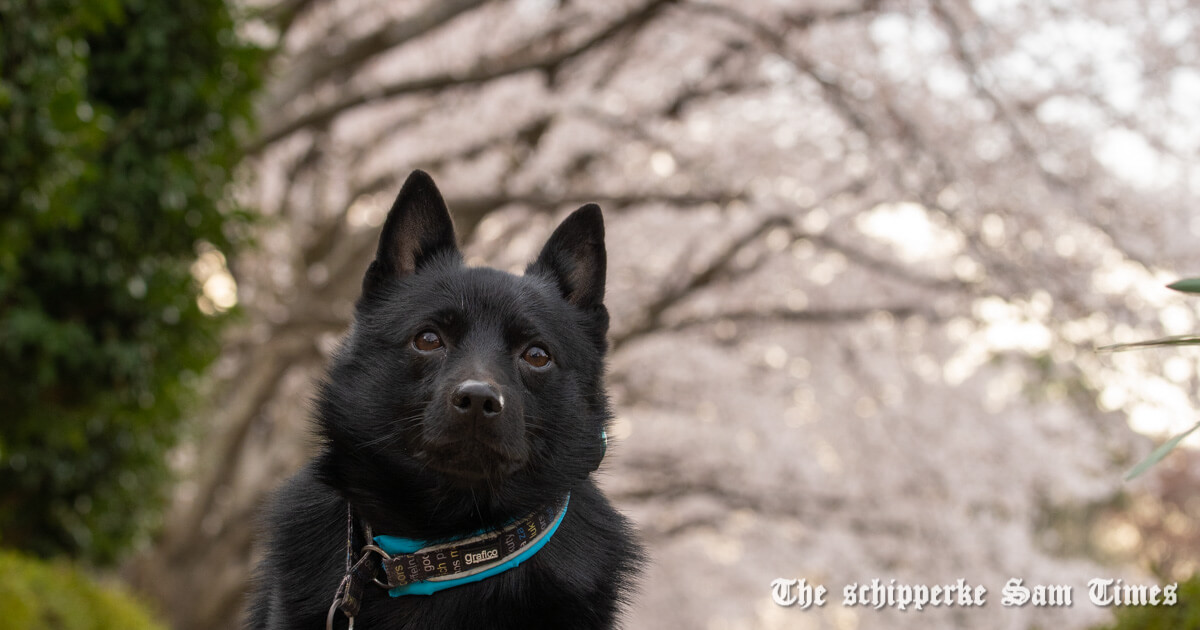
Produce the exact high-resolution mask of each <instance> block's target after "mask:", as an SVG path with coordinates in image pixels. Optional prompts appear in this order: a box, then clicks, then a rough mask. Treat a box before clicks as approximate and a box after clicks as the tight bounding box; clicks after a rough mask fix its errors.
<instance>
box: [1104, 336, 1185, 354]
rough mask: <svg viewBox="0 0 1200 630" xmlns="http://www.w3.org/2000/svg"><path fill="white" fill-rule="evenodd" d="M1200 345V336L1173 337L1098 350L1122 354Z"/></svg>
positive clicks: (1115, 345)
mask: <svg viewBox="0 0 1200 630" xmlns="http://www.w3.org/2000/svg"><path fill="white" fill-rule="evenodd" d="M1194 345H1200V335H1175V336H1173V337H1160V338H1158V339H1149V340H1147V341H1134V342H1131V343H1115V344H1112V345H1110V346H1101V347H1099V348H1096V351H1097V352H1121V351H1123V350H1141V349H1143V348H1156V347H1159V346H1194Z"/></svg>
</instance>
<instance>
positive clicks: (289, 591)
mask: <svg viewBox="0 0 1200 630" xmlns="http://www.w3.org/2000/svg"><path fill="white" fill-rule="evenodd" d="M604 277H605V250H604V224H603V221H602V219H601V216H600V208H599V207H597V206H595V205H587V206H584V207H582V208H580V209H579V210H577V211H575V212H574V213H573V214H571V215H570V216H569V217H567V219H566V220H564V221H563V223H562V224H561V225H560V226H559V227H558V229H557V230H555V232H554V234H553V235H552V236H551V237H550V239H549V241H548V242H547V243H546V245H545V247H544V248H543V250H542V252H541V254H540V255H539V256H538V258H537V260H536V261H535V262H533V263H532V264H530V265H529V267H528V268H527V269H526V272H525V275H524V276H514V275H511V274H508V273H505V272H502V271H498V270H495V269H487V268H471V267H466V266H464V264H463V261H462V254H461V253H460V252H459V250H458V247H457V245H456V244H455V237H454V228H453V226H452V224H451V221H450V215H449V213H448V212H447V210H446V206H445V202H443V200H442V197H441V195H440V194H439V193H438V191H437V188H436V187H435V186H434V184H433V180H432V179H430V178H429V176H428V175H426V174H425V173H422V172H420V171H416V172H414V173H413V174H412V175H410V176H409V178H408V180H407V181H406V182H405V184H404V186H403V188H402V189H401V190H400V195H399V196H398V197H397V198H396V202H395V204H394V205H393V206H392V209H391V211H390V212H389V214H388V217H387V221H386V222H385V224H384V226H383V234H382V236H381V237H380V240H379V249H378V251H377V253H376V257H375V261H374V262H372V263H371V266H370V268H369V269H368V270H367V273H366V276H365V277H364V278H363V292H362V297H361V298H360V299H359V301H358V304H357V305H356V310H355V316H354V323H353V325H352V328H351V332H350V334H349V335H348V337H347V338H346V340H345V342H344V343H343V345H342V347H341V349H340V350H339V351H338V353H337V355H336V356H335V358H334V359H333V361H332V365H331V366H330V368H329V372H328V375H327V377H326V379H325V380H324V382H323V383H322V385H321V388H320V394H319V397H318V400H317V410H316V411H317V423H318V430H319V433H320V435H321V437H322V438H323V447H322V450H321V452H320V454H319V455H318V456H317V457H316V458H315V459H314V460H313V461H312V462H311V463H310V464H309V465H308V466H307V467H306V468H305V469H304V470H303V471H301V472H300V473H299V474H298V475H297V476H296V477H294V478H293V479H291V480H290V481H289V482H288V483H287V484H286V486H285V487H284V488H283V489H282V490H280V492H279V493H278V495H277V496H276V498H275V501H274V504H273V507H272V509H271V510H270V511H269V514H268V517H267V524H266V525H267V527H268V528H269V530H270V543H269V547H268V550H267V554H266V557H265V559H264V560H263V562H262V564H261V565H260V567H259V573H258V581H259V588H258V594H257V596H256V597H255V599H254V601H253V602H252V604H251V610H250V627H251V628H255V629H272V630H279V629H285V628H286V629H288V630H293V629H306V628H313V629H317V628H325V627H326V625H327V624H328V623H332V625H333V627H337V628H345V627H347V625H348V619H347V618H349V617H353V621H354V623H355V625H356V626H357V627H358V628H360V629H364V628H365V629H366V630H387V629H399V628H407V629H425V628H431V629H436V628H463V629H468V628H469V629H471V630H480V629H486V628H513V629H518V628H519V629H521V630H529V629H531V628H555V629H562V628H611V627H614V625H615V624H616V620H617V616H618V613H619V608H620V606H621V604H622V603H623V601H624V598H625V596H626V595H627V594H628V592H629V590H630V588H631V585H632V584H631V583H632V580H633V579H635V574H636V572H637V569H638V565H639V563H640V557H641V552H640V549H639V547H638V544H637V543H636V542H635V540H634V538H633V536H632V533H631V528H630V525H629V523H628V521H626V519H625V518H624V517H622V516H621V515H620V514H619V513H617V512H616V511H615V510H614V509H613V508H612V506H611V505H610V504H609V503H608V501H607V499H605V497H604V496H603V495H602V494H601V493H600V491H599V490H598V489H597V487H596V485H595V483H593V481H592V480H591V478H590V474H591V472H592V471H593V470H595V469H596V467H597V466H598V465H599V463H600V460H601V458H602V457H603V456H604V450H605V446H606V434H605V432H604V430H605V425H606V423H607V422H608V420H609V418H610V416H611V413H610V411H609V407H608V400H607V397H606V394H605V392H604V389H603V372H604V365H603V360H604V354H605V350H606V347H607V342H606V340H605V334H606V332H607V330H608V311H607V310H606V309H605V307H604V303H603V299H604ZM372 536H373V538H372ZM387 589H390V590H387ZM330 620H332V621H330Z"/></svg>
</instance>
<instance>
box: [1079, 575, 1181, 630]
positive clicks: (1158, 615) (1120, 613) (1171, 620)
mask: <svg viewBox="0 0 1200 630" xmlns="http://www.w3.org/2000/svg"><path fill="white" fill-rule="evenodd" d="M1176 595H1177V597H1178V601H1177V602H1176V604H1175V605H1174V606H1127V607H1122V608H1117V609H1115V610H1116V620H1115V621H1114V622H1113V624H1112V625H1108V626H1102V627H1098V628H1096V629H1095V630H1200V575H1194V576H1192V577H1191V578H1190V579H1188V581H1186V582H1180V583H1179V590H1178V592H1177V593H1176Z"/></svg>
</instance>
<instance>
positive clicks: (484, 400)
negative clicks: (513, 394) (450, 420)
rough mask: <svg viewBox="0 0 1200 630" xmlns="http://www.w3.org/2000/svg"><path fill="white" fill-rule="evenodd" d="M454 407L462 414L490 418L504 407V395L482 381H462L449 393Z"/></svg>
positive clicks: (498, 413)
mask: <svg viewBox="0 0 1200 630" xmlns="http://www.w3.org/2000/svg"><path fill="white" fill-rule="evenodd" d="M450 402H451V404H453V405H454V408H455V409H456V410H457V411H458V412H459V413H461V414H462V415H464V416H475V417H479V418H492V417H495V416H497V415H500V411H501V410H503V409H504V397H503V396H501V395H500V392H498V391H496V388H495V387H492V386H491V385H489V384H487V383H484V382H483V381H476V380H469V381H463V382H461V383H459V384H458V387H455V388H454V393H453V394H451V395H450Z"/></svg>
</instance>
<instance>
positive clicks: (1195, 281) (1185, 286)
mask: <svg viewBox="0 0 1200 630" xmlns="http://www.w3.org/2000/svg"><path fill="white" fill-rule="evenodd" d="M1167 288H1168V289H1175V290H1176V291H1182V292H1183V293H1200V278H1184V279H1183V280H1176V281H1175V282H1172V283H1171V284H1168V285H1167Z"/></svg>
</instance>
